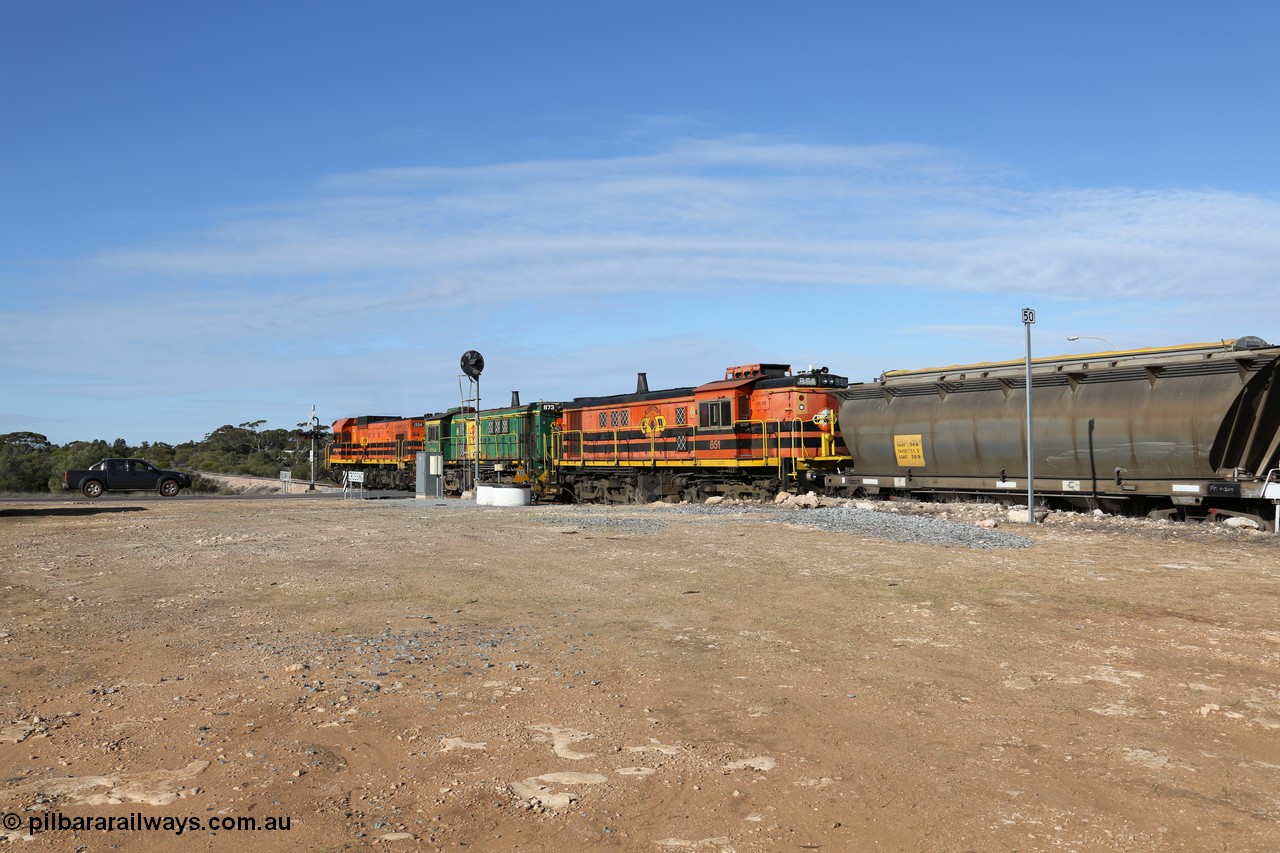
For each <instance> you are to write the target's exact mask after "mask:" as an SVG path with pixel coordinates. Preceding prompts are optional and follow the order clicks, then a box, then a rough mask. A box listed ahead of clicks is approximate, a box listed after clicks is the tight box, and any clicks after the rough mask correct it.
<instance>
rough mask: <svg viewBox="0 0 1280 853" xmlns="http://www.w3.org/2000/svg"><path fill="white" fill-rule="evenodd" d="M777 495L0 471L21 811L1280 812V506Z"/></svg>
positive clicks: (718, 820)
mask: <svg viewBox="0 0 1280 853" xmlns="http://www.w3.org/2000/svg"><path fill="white" fill-rule="evenodd" d="M790 512H792V513H800V512H803V511H802V510H792V511H790ZM790 517H792V518H794V517H798V516H794V515H793V516H790ZM788 518H789V517H788V516H787V515H786V511H779V513H778V514H777V515H776V517H770V518H767V519H762V518H761V517H759V516H742V517H734V516H732V515H728V516H725V515H721V516H714V517H712V516H700V515H696V514H679V513H675V512H672V511H671V510H670V508H668V507H664V506H655V507H639V508H629V509H612V510H605V509H594V508H592V509H590V510H588V508H583V509H581V510H577V509H573V508H568V509H566V508H540V507H531V508H487V507H485V508H481V507H475V506H474V505H473V504H464V503H463V502H461V501H445V502H437V501H422V500H417V501H415V500H412V499H407V500H395V501H386V500H381V501H356V500H341V499H339V498H335V497H316V496H306V497H288V498H286V497H273V498H259V499H252V498H192V499H183V498H180V499H176V500H171V501H163V500H160V499H157V498H152V497H149V496H148V497H142V498H136V497H129V496H108V497H107V498H105V499H103V500H101V501H99V502H97V503H88V502H85V501H66V502H62V501H49V502H41V503H35V502H28V503H13V502H10V503H6V504H0V596H2V599H0V600H2V601H3V609H2V610H0V661H2V665H0V778H2V779H3V797H2V798H0V800H2V801H0V810H2V811H3V812H4V813H5V818H4V820H5V827H4V829H0V838H3V839H6V840H7V842H8V845H9V846H11V847H13V848H14V849H17V850H33V851H34V850H72V849H80V850H108V849H113V850H151V849H165V850H169V849H184V850H186V849H198V850H203V849H216V850H244V849H249V848H250V847H251V846H252V847H253V848H254V849H279V850H284V849H305V850H348V849H351V850H359V849H368V848H376V849H387V850H410V849H441V850H458V849H464V848H465V849H470V850H527V851H541V850H547V851H552V850H554V851H573V850H641V851H657V853H683V851H694V853H729V851H739V853H743V851H785V850H828V851H836V850H881V849H883V850H939V851H963V850H976V851H987V850H1009V851H1012V850H1022V851H1027V850H1063V851H1067V850H1078V851H1092V850H1124V851H1136V850H1229V851H1245V850H1263V851H1275V850H1280V618H1278V617H1280V540H1278V539H1277V538H1275V537H1271V536H1266V535H1263V534H1260V533H1257V532H1253V531H1243V530H1231V531H1221V530H1213V531H1210V530H1205V529H1202V528H1199V527H1197V526H1194V525H1182V526H1173V525H1169V524H1167V523H1165V524H1152V523H1141V524H1134V525H1130V526H1125V527H1123V528H1114V529H1113V528H1107V527H1096V528H1095V527H1090V526H1088V525H1084V526H1080V525H1074V524H1057V525H1053V524H1047V523H1046V524H1043V525H1039V526H1037V527H1036V528H1034V529H1027V528H1025V527H1018V528H1015V527H1013V526H1006V525H1004V524H1003V523H1002V525H1001V529H1002V530H1010V531H1012V532H1016V533H1019V534H1021V535H1024V536H1028V537H1030V538H1031V539H1033V540H1034V544H1033V545H1032V546H1031V547H1027V548H1021V549H1002V550H971V549H968V548H961V547H941V546H937V545H924V544H913V543H900V542H890V541H882V540H880V539H878V538H876V537H871V536H865V535H854V534H841V533H831V532H824V531H820V530H815V529H812V528H808V527H805V526H801V525H795V524H790V523H788ZM105 818H114V819H116V820H119V821H134V822H135V823H131V824H127V825H126V826H125V827H124V828H118V826H117V827H112V828H107V827H106V826H105V825H104V824H103V823H102V820H103V819H105ZM164 818H168V819H169V821H170V823H169V825H168V827H167V828H166V827H164V826H163V825H161V826H160V828H157V829H154V830H148V829H145V828H142V827H141V826H140V825H138V824H137V822H140V821H143V820H144V819H153V820H155V819H164ZM226 818H232V819H246V818H252V819H253V820H254V821H256V822H257V824H256V825H257V828H256V829H251V828H249V827H248V826H246V825H241V826H239V827H238V828H221V829H214V828H212V827H211V826H210V823H211V822H212V821H214V820H218V821H221V820H223V819H226ZM90 819H97V820H98V821H99V822H98V824H97V826H96V827H95V826H94V825H93V824H92V823H90V824H86V823H85V821H86V820H90ZM191 819H199V820H200V821H201V826H200V828H199V829H197V828H194V827H193V826H191V825H190V824H189V823H188V824H187V825H186V828H185V829H184V831H183V833H182V834H181V835H180V836H179V835H178V834H177V822H178V821H181V820H188V821H190V820H191ZM273 820H274V821H276V822H278V823H283V822H284V821H285V820H287V821H288V828H287V829H284V828H276V829H274V830H273V829H268V828H267V824H268V822H269V821H273ZM33 822H43V823H42V824H41V825H39V826H37V825H36V824H35V823H33ZM77 822H78V823H77ZM60 826H61V827H64V828H59V827H60ZM77 826H79V827H80V828H78V829H77V828H75V827H77ZM36 828H39V829H41V831H39V832H34V831H33V829H36ZM0 843H3V842H0Z"/></svg>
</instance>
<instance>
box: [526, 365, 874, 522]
mask: <svg viewBox="0 0 1280 853" xmlns="http://www.w3.org/2000/svg"><path fill="white" fill-rule="evenodd" d="M848 385H849V380H848V379H847V378H846V377H843V376H836V375H835V374H833V373H830V372H828V371H827V369H826V368H825V367H823V368H819V369H817V370H813V369H810V370H809V371H807V372H802V373H798V374H793V373H792V372H791V368H790V366H788V365H785V364H750V365H743V366H741V367H731V368H729V369H728V370H726V371H725V378H724V379H723V380H720V381H717V382H710V383H707V384H705V385H699V386H697V387H695V388H673V389H669V390H666V391H653V392H651V391H649V389H648V383H647V381H646V379H645V375H644V374H643V373H642V374H640V376H639V379H638V381H637V387H636V393H634V394H619V395H615V396H610V397H579V398H577V399H575V400H573V401H572V402H568V403H564V404H563V408H562V412H561V416H560V421H559V429H558V430H556V431H555V432H554V433H553V435H552V464H551V466H550V467H549V470H548V471H547V473H546V474H545V475H544V477H543V478H541V482H540V484H539V485H540V487H541V488H540V490H541V492H542V496H543V497H545V498H549V499H557V498H558V499H561V500H576V501H583V502H592V501H597V502H607V503H635V502H648V501H654V500H659V499H662V498H668V499H683V500H701V499H705V498H707V497H710V496H713V495H723V496H725V497H744V498H765V497H770V496H772V495H774V494H776V493H777V492H778V491H780V490H783V489H795V488H801V489H803V488H807V487H808V486H813V487H815V488H821V485H822V483H823V481H824V480H825V477H826V475H827V474H831V473H837V472H840V471H842V470H849V469H851V467H852V459H850V458H849V453H848V451H847V450H846V449H845V446H844V443H843V441H842V440H841V439H840V434H839V431H838V430H837V429H836V416H837V411H838V409H839V401H838V400H837V399H836V398H835V397H834V396H833V394H832V393H831V392H832V391H833V390H835V389H841V388H847V387H848Z"/></svg>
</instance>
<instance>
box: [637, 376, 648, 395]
mask: <svg viewBox="0 0 1280 853" xmlns="http://www.w3.org/2000/svg"><path fill="white" fill-rule="evenodd" d="M636 393H637V394H648V393H649V376H648V374H646V373H637V374H636Z"/></svg>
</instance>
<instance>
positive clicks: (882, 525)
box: [540, 503, 1033, 549]
mask: <svg viewBox="0 0 1280 853" xmlns="http://www.w3.org/2000/svg"><path fill="white" fill-rule="evenodd" d="M546 512H547V513H548V514H547V516H545V517H544V518H542V519H540V520H541V521H545V522H547V523H550V524H561V525H566V524H567V525H572V526H574V527H576V528H578V529H580V530H584V531H585V530H594V531H601V530H606V531H609V532H611V533H634V534H645V533H653V532H655V531H657V530H661V529H662V527H663V526H664V525H665V522H664V521H663V520H662V519H660V518H659V519H655V518H653V516H654V515H655V514H657V515H661V516H669V517H672V518H673V519H675V518H678V519H679V520H681V521H695V522H696V521H698V520H705V521H706V522H708V523H712V522H715V523H722V522H726V521H750V522H768V523H780V524H794V525H802V526H805V527H813V528H817V529H819V530H824V531H827V532H830V533H851V534H855V535H859V536H868V537H872V538H876V539H886V540H889V541H892V542H918V543H922V544H926V545H940V546H943V547H963V548H978V549H990V548H1026V547H1029V546H1030V545H1031V544H1033V543H1032V540H1030V539H1028V538H1026V537H1024V536H1017V535H1015V534H1012V533H1003V532H1000V531H996V530H988V529H985V528H982V527H978V526H976V525H973V524H966V523H964V522H959V521H950V520H947V519H943V518H931V517H929V516H923V515H907V514H898V513H887V512H877V511H875V510H865V509H859V508H857V507H854V506H834V507H818V508H814V509H790V508H785V507H783V508H779V507H776V506H773V505H768V504H748V503H731V504H717V505H710V506H709V505H706V504H649V505H648V506H645V507H605V506H573V507H554V508H548V509H547V510H546Z"/></svg>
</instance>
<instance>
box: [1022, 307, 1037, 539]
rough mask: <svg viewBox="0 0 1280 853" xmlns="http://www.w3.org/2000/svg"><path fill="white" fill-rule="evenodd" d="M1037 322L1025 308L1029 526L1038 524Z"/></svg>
mask: <svg viewBox="0 0 1280 853" xmlns="http://www.w3.org/2000/svg"><path fill="white" fill-rule="evenodd" d="M1035 322H1036V312H1035V309H1033V308H1023V309H1022V325H1023V326H1024V327H1025V328H1026V330H1027V524H1035V523H1036V486H1035V482H1036V457H1035V450H1034V437H1033V435H1032V431H1031V423H1032V421H1031V327H1032V326H1033V325H1034V324H1035Z"/></svg>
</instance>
